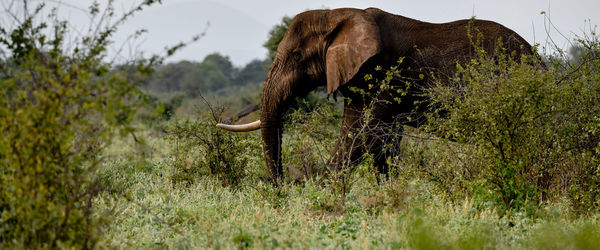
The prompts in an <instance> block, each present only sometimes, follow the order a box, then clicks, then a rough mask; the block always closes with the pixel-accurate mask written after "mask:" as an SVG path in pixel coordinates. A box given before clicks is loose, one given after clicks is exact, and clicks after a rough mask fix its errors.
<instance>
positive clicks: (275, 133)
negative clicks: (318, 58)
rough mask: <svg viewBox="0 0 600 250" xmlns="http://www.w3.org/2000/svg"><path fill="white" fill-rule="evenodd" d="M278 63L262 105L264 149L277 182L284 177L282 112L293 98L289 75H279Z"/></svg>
mask: <svg viewBox="0 0 600 250" xmlns="http://www.w3.org/2000/svg"><path fill="white" fill-rule="evenodd" d="M277 66H279V65H277V63H274V64H273V67H272V68H271V69H270V70H269V75H268V76H267V79H266V81H265V86H264V89H263V93H262V97H261V105H260V121H261V125H260V129H261V135H262V139H263V143H264V144H263V151H264V155H265V163H266V167H267V169H269V170H270V171H271V174H272V177H273V181H274V182H275V183H276V184H277V183H279V181H281V180H282V179H283V168H282V165H281V138H282V135H283V134H282V132H283V122H282V114H283V112H285V110H286V109H287V107H288V102H289V100H290V98H291V95H292V94H291V88H290V86H291V84H292V83H293V80H291V79H289V76H284V77H279V76H280V74H279V73H280V72H278V67H277Z"/></svg>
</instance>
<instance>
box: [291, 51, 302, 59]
mask: <svg viewBox="0 0 600 250" xmlns="http://www.w3.org/2000/svg"><path fill="white" fill-rule="evenodd" d="M292 56H293V57H294V60H296V61H300V59H302V54H300V50H294V51H292Z"/></svg>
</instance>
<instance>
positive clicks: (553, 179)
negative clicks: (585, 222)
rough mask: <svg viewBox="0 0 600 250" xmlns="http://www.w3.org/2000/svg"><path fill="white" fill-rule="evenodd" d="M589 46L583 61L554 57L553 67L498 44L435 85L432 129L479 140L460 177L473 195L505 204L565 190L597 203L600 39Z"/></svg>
mask: <svg viewBox="0 0 600 250" xmlns="http://www.w3.org/2000/svg"><path fill="white" fill-rule="evenodd" d="M584 45H585V47H586V48H588V50H587V51H588V52H589V53H586V55H585V56H584V57H583V58H582V59H581V60H580V61H579V62H577V63H569V62H568V61H565V60H563V59H560V60H559V59H558V58H557V57H554V58H551V60H550V61H549V63H548V64H549V66H548V67H547V68H546V67H545V65H542V64H541V63H540V61H539V59H538V58H537V57H536V56H533V55H522V56H521V57H520V58H513V56H511V51H505V50H503V49H502V48H501V47H499V48H498V49H497V51H496V53H495V56H490V55H486V54H485V53H480V54H479V57H478V58H477V59H476V60H472V61H471V63H469V64H467V65H463V66H461V65H458V66H457V67H458V73H457V74H456V77H455V78H454V79H453V81H452V83H450V84H438V85H437V86H435V87H433V88H432V89H431V91H430V93H429V96H430V97H431V99H432V100H433V102H434V106H435V107H436V108H438V113H436V114H434V115H432V119H431V121H432V126H431V128H433V130H434V131H435V132H436V133H439V134H441V135H442V136H443V137H445V138H450V139H453V140H455V141H457V142H459V143H461V144H464V145H471V146H473V147H472V148H471V149H470V150H468V151H469V152H468V153H467V155H468V157H467V158H469V160H467V161H466V162H468V163H467V164H468V165H471V166H468V168H469V169H470V171H468V172H467V173H465V175H464V179H463V180H461V184H464V185H465V187H466V189H467V190H470V192H472V193H471V194H474V195H476V196H477V197H480V198H482V199H484V200H488V201H492V202H497V203H499V204H500V205H502V206H503V207H505V208H522V207H525V206H527V205H528V204H539V203H540V202H543V201H548V200H550V199H551V198H556V197H558V196H562V195H568V196H569V197H571V199H572V200H573V202H574V204H576V205H577V206H583V207H587V208H590V207H597V206H598V204H597V199H598V198H599V196H598V191H597V187H596V188H591V186H593V185H594V184H593V183H598V177H597V174H598V165H599V164H600V161H599V160H600V159H599V156H600V155H599V153H600V144H599V143H600V140H599V138H600V134H598V132H597V131H599V129H600V123H599V116H598V114H600V91H599V90H600V54H598V51H599V50H598V43H597V42H593V43H589V42H586V43H584ZM482 180H483V181H482ZM586 189H587V190H586ZM467 190H465V191H467Z"/></svg>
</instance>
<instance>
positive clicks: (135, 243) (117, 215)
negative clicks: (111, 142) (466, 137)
mask: <svg viewBox="0 0 600 250" xmlns="http://www.w3.org/2000/svg"><path fill="white" fill-rule="evenodd" d="M251 139H253V140H258V137H257V135H253V136H252V138H251ZM409 140H410V139H407V141H409ZM414 141H416V140H413V143H414ZM409 143H410V142H407V143H406V144H407V145H408V144H409ZM132 144H134V143H132V142H129V143H125V142H123V144H119V145H115V146H114V150H113V151H111V152H113V154H116V155H119V157H118V158H120V159H121V160H115V161H112V162H109V163H108V164H106V165H105V166H104V167H103V170H102V173H103V174H105V175H106V176H105V181H106V182H107V184H109V186H111V187H113V188H114V189H117V190H120V191H119V194H118V195H109V194H105V195H101V196H100V197H99V198H98V199H97V200H96V201H95V203H96V204H97V207H98V209H99V212H98V216H110V217H111V220H112V223H110V225H109V226H108V227H107V228H105V229H104V236H103V238H104V239H105V240H106V241H105V242H102V244H101V245H102V246H104V247H109V248H113V247H117V248H132V247H133V248H148V247H159V248H162V247H168V248H246V247H248V248H276V247H283V248H341V247H343V248H361V249H364V248H411V249H439V248H451V249H482V248H487V249H531V248H537V249H540V248H541V249H595V248H598V245H597V242H598V241H599V240H600V225H599V223H600V216H599V215H597V214H590V215H585V216H576V215H574V214H572V212H570V209H569V206H568V204H567V202H566V201H562V202H561V201H556V202H552V203H545V204H542V205H541V206H540V207H539V208H538V209H536V211H535V215H533V216H531V215H527V214H526V213H525V212H520V211H516V212H511V213H508V214H504V215H500V214H499V212H498V211H497V210H496V209H495V208H494V207H493V206H492V207H486V204H481V203H478V202H476V201H475V200H474V199H473V198H469V197H465V198H464V199H463V200H458V201H453V202H452V201H448V199H447V197H444V195H443V194H441V193H440V192H439V191H437V190H436V189H435V188H434V187H433V185H431V184H430V183H428V181H426V180H423V179H411V180H407V179H406V178H402V177H399V178H393V179H391V180H388V181H386V182H383V183H380V184H377V182H376V181H375V180H373V179H372V178H368V177H367V176H363V177H357V180H356V183H355V184H354V185H353V186H352V189H351V191H350V192H349V193H348V195H347V198H346V201H345V204H344V205H343V206H341V207H340V206H339V204H336V203H335V202H336V200H337V199H336V197H334V195H333V194H332V191H331V189H330V188H329V187H328V186H326V185H319V184H317V183H316V182H315V181H306V182H303V183H298V184H292V183H288V184H286V185H285V186H283V187H281V188H280V189H278V190H275V189H273V187H272V186H271V185H270V184H267V183H264V182H260V181H250V180H249V181H246V182H244V183H243V184H242V185H241V187H239V188H238V189H235V190H234V189H232V188H228V187H223V186H222V183H221V182H220V181H219V180H217V178H214V177H210V176H207V177H201V178H199V179H198V180H197V181H196V182H195V183H193V184H191V185H187V186H185V185H173V184H172V182H171V180H170V178H169V176H170V175H172V165H173V162H174V161H173V159H172V157H169V155H170V154H169V153H168V152H167V150H166V149H168V148H169V142H168V141H165V140H164V139H161V138H153V139H151V140H149V141H148V145H152V148H153V150H154V151H155V152H153V153H152V156H151V157H149V158H148V159H147V160H146V162H145V163H142V164H140V163H138V162H137V161H134V160H131V161H130V160H127V159H128V158H131V157H132V155H134V152H135V149H133V148H128V146H127V145H130V146H131V145H132ZM124 148H128V150H123V149H124ZM254 157H256V158H260V154H258V155H256V156H254ZM260 160H261V159H256V161H260ZM257 167H258V166H257ZM256 171H260V169H258V170H256ZM550 239H551V240H550Z"/></svg>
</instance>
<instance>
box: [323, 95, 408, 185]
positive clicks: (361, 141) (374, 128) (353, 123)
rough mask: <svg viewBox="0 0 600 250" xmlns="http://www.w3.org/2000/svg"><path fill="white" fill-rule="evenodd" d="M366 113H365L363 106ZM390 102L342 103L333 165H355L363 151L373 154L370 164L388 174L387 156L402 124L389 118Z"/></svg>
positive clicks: (399, 135) (390, 115)
mask: <svg viewBox="0 0 600 250" xmlns="http://www.w3.org/2000/svg"><path fill="white" fill-rule="evenodd" d="M367 108H370V110H369V112H370V116H369V117H366V116H365V114H366V109H367ZM393 119H394V115H393V110H392V107H391V106H388V105H385V104H382V103H378V104H373V105H365V104H364V103H362V102H358V101H350V102H348V101H346V102H345V103H344V117H343V122H342V128H341V130H340V138H339V139H338V142H337V145H336V150H335V151H334V155H333V157H332V159H333V161H334V162H333V164H330V165H333V166H335V167H336V168H337V169H348V168H353V167H354V166H356V165H358V164H359V163H360V161H361V160H362V159H363V156H364V154H365V153H369V154H371V155H372V156H373V160H374V162H373V164H374V167H375V168H376V169H377V171H378V172H379V173H380V174H386V175H387V174H388V171H389V166H388V163H387V158H388V156H391V155H392V154H394V150H395V149H394V148H391V147H390V146H393V145H399V142H400V140H401V139H402V137H401V134H402V126H396V124H394V122H393Z"/></svg>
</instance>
